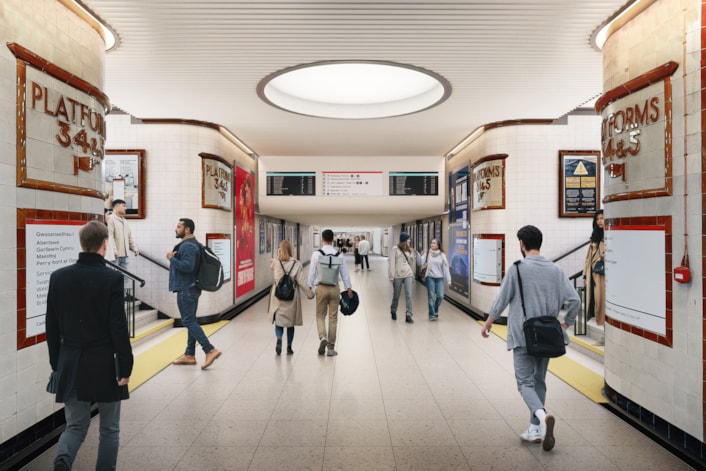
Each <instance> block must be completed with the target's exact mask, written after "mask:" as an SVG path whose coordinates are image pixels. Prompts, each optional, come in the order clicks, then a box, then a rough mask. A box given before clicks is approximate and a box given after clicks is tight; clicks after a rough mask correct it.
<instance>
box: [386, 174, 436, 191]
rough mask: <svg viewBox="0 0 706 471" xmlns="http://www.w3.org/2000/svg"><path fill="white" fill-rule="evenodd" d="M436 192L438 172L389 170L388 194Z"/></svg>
mask: <svg viewBox="0 0 706 471" xmlns="http://www.w3.org/2000/svg"><path fill="white" fill-rule="evenodd" d="M438 194H439V173H438V172H390V196H406V195H420V196H436V195H438Z"/></svg>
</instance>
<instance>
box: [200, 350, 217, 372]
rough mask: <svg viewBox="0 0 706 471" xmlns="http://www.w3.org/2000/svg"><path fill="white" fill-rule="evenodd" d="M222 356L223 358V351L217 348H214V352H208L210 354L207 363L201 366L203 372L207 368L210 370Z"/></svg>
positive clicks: (207, 355)
mask: <svg viewBox="0 0 706 471" xmlns="http://www.w3.org/2000/svg"><path fill="white" fill-rule="evenodd" d="M220 356H221V351H220V350H218V349H217V348H214V349H213V350H211V351H210V352H208V353H207V354H206V361H204V362H203V365H201V369H202V370H205V369H206V368H208V367H209V366H211V364H212V363H213V362H214V361H216V359H217V358H218V357H220Z"/></svg>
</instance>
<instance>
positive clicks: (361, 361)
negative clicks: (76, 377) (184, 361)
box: [21, 255, 693, 471]
mask: <svg viewBox="0 0 706 471" xmlns="http://www.w3.org/2000/svg"><path fill="white" fill-rule="evenodd" d="M346 261H347V264H348V268H349V271H350V274H351V281H352V284H353V288H354V289H355V290H356V291H357V292H358V293H359V295H360V301H361V303H360V307H359V308H358V311H357V312H356V313H355V314H354V315H352V316H349V317H345V316H342V315H340V313H339V322H338V338H337V341H336V350H337V351H338V353H339V354H338V356H335V357H327V356H320V355H318V353H317V349H318V345H319V339H318V335H317V330H316V320H315V314H314V313H315V301H314V300H306V299H303V301H302V302H303V310H304V325H303V326H301V327H297V328H296V333H295V337H294V342H293V349H294V354H293V355H286V354H285V353H283V354H282V355H281V356H276V354H275V335H274V327H273V326H272V325H271V324H269V323H268V321H267V298H266V297H265V298H263V299H261V300H260V301H258V302H257V303H255V304H254V305H253V306H251V307H250V308H248V309H247V310H246V311H244V312H242V313H241V314H239V315H238V316H237V317H235V318H234V319H233V320H232V321H230V322H227V323H226V325H224V326H223V327H222V328H220V329H219V330H217V331H216V332H215V333H214V334H213V335H211V336H210V339H211V341H212V343H213V344H214V345H215V346H216V347H217V348H219V349H220V350H221V351H222V352H223V356H222V357H221V358H220V359H219V360H217V361H216V362H215V363H214V364H213V366H211V367H210V368H209V369H208V370H205V371H203V370H201V369H200V368H199V367H198V366H173V365H169V362H170V361H171V360H172V359H173V358H175V357H176V356H178V355H179V354H181V353H182V350H183V345H184V342H183V341H178V342H172V343H173V344H174V345H178V346H177V347H176V351H175V350H174V348H172V351H170V350H169V349H168V348H163V344H165V343H168V342H170V340H173V339H171V338H170V337H173V336H178V335H183V334H184V332H183V331H184V329H173V331H172V332H170V333H169V334H167V335H165V336H163V337H162V338H159V339H157V340H155V341H152V342H150V343H149V344H145V345H144V346H139V347H137V348H136V349H135V352H134V353H135V356H136V370H139V369H140V368H141V366H140V363H143V364H144V363H148V362H160V361H161V362H163V364H165V365H168V366H166V368H164V369H163V370H161V371H160V372H159V373H158V374H156V375H155V376H153V377H151V378H150V379H148V380H147V381H145V382H144V383H143V384H141V385H140V386H138V387H137V388H136V389H135V390H133V391H132V393H131V398H130V399H129V400H128V401H124V402H123V405H122V418H121V437H120V443H121V447H120V452H119V455H118V469H122V470H135V469H140V470H143V471H151V470H167V469H169V470H191V469H202V470H250V471H255V470H267V471H271V470H366V471H368V470H398V471H401V470H452V469H453V470H485V469H496V470H510V469H533V470H567V469H571V470H575V471H580V470H616V471H619V470H670V471H677V470H687V469H693V468H691V467H690V466H688V465H687V464H686V463H684V462H683V461H681V460H680V459H679V458H677V457H676V456H674V455H672V454H670V453H669V451H667V450H666V449H665V448H663V447H661V446H660V445H658V444H657V443H655V442H653V441H652V440H651V439H650V438H648V437H647V436H645V435H643V434H642V433H641V432H640V431H638V430H636V429H635V428H633V427H632V426H631V425H629V424H628V423H626V422H624V421H623V420H622V419H620V418H619V417H617V416H616V415H614V414H613V413H611V412H610V411H609V410H607V409H606V408H605V407H603V406H602V405H600V404H597V403H595V402H594V401H593V400H591V399H589V398H588V397H587V396H585V395H584V394H582V393H581V392H579V391H578V390H577V389H575V388H574V387H573V386H572V385H571V384H567V383H566V382H564V381H562V380H561V379H559V378H558V377H557V376H555V375H554V374H552V373H549V374H548V375H547V386H548V392H547V402H546V406H547V410H548V411H549V412H550V413H552V414H554V415H555V417H556V418H557V424H556V427H555V434H556V447H555V449H554V450H553V451H551V452H544V451H542V448H541V445H538V444H527V443H522V442H521V441H520V438H519V434H520V433H521V432H522V431H524V430H525V429H526V428H527V424H528V418H529V417H528V411H527V410H526V407H525V405H524V402H523V401H522V399H521V397H520V394H519V392H518V391H517V388H516V385H515V380H514V373H513V367H512V354H511V352H508V351H507V350H506V347H505V341H504V340H502V339H501V338H499V337H498V336H496V335H491V337H490V338H488V339H484V338H482V337H481V335H480V330H481V325H480V324H479V323H478V322H477V321H476V320H474V319H473V318H472V317H470V316H468V315H467V314H466V313H464V312H462V311H461V310H459V309H457V308H456V307H454V306H453V305H452V304H451V303H449V302H447V301H444V302H443V303H442V305H441V308H440V313H439V314H440V316H439V321H437V322H429V321H428V318H427V309H426V289H425V287H424V286H423V285H422V284H421V283H415V284H414V320H415V322H414V324H407V323H405V321H404V306H405V303H404V295H403V294H402V296H401V299H400V305H399V308H398V316H397V321H392V320H391V318H390V301H391V297H392V287H391V284H390V283H389V281H388V280H387V258H385V257H380V256H373V257H371V266H372V271H362V272H355V271H354V270H353V257H352V256H351V255H348V256H346ZM205 295H206V296H207V295H208V294H205ZM494 330H495V327H494ZM498 330H500V329H498ZM285 339H286V336H285ZM284 341H285V342H286V340H284ZM568 356H569V360H568V361H572V362H575V363H574V364H576V365H583V366H586V367H587V368H589V369H592V370H600V369H601V368H602V365H601V364H600V363H598V362H596V361H594V360H591V359H590V358H588V357H586V356H583V355H581V354H578V353H576V351H573V350H570V352H569V355H568ZM197 360H198V362H199V363H201V362H202V361H203V352H202V351H201V350H199V351H198V352H197ZM553 361H554V360H552V362H553ZM550 367H551V365H550ZM599 373H600V371H599ZM135 376H136V374H135V373H134V374H133V378H135ZM97 445H98V418H97V417H95V418H94V419H93V421H92V423H91V427H90V429H89V433H88V437H87V438H86V442H84V444H83V446H82V447H81V449H80V451H79V454H78V456H77V458H76V461H75V463H74V468H73V469H74V470H77V471H82V470H90V469H93V468H94V463H95V457H96V453H97ZM54 452H55V446H54V447H52V448H51V449H49V450H48V451H46V452H45V453H44V454H42V455H41V456H40V457H38V458H37V459H35V460H34V461H33V462H31V463H30V464H28V465H26V466H25V467H23V468H21V469H23V470H26V471H30V470H31V471H35V470H36V471H39V470H46V469H51V466H52V460H53V457H54Z"/></svg>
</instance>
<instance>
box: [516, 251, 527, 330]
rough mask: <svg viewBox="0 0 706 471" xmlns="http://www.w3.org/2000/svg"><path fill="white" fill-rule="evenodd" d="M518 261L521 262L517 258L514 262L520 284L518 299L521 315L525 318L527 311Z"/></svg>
mask: <svg viewBox="0 0 706 471" xmlns="http://www.w3.org/2000/svg"><path fill="white" fill-rule="evenodd" d="M520 263H522V260H518V261H516V262H515V263H514V265H515V268H516V269H517V281H518V283H519V285H520V301H521V302H522V316H523V317H524V318H525V319H527V312H526V311H525V295H524V293H523V292H522V276H520Z"/></svg>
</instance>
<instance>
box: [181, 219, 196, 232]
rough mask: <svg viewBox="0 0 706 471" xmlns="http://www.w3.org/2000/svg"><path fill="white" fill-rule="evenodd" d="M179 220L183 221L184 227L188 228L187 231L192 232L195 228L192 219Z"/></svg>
mask: <svg viewBox="0 0 706 471" xmlns="http://www.w3.org/2000/svg"><path fill="white" fill-rule="evenodd" d="M179 220H180V221H181V222H183V223H184V228H185V229H189V231H191V233H192V234H193V233H194V231H195V230H196V226H195V225H194V221H192V220H191V219H189V218H181V219H179Z"/></svg>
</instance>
